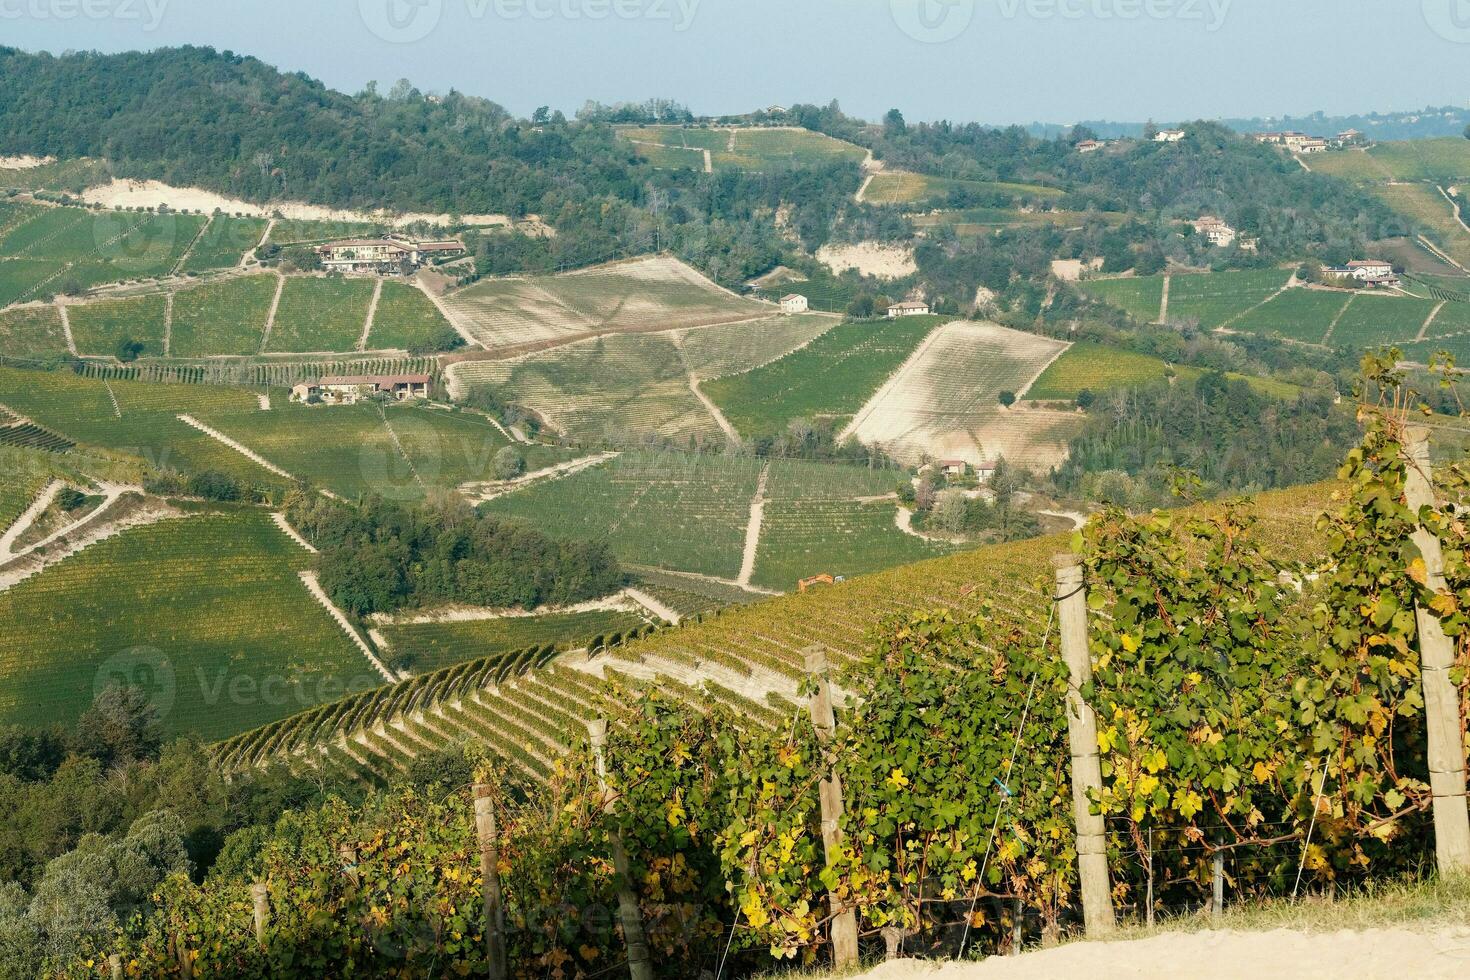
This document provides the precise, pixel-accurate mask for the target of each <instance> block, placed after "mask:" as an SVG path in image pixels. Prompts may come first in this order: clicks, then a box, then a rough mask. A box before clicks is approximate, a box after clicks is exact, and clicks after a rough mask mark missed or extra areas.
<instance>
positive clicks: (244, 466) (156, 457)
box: [0, 367, 284, 486]
mask: <svg viewBox="0 0 1470 980" xmlns="http://www.w3.org/2000/svg"><path fill="white" fill-rule="evenodd" d="M0 404H4V405H6V406H8V407H10V408H11V409H14V410H15V411H16V412H19V413H21V414H23V415H25V416H27V417H29V418H31V419H33V420H35V421H36V422H38V423H40V424H41V425H43V426H45V427H46V428H48V429H51V430H53V431H55V432H58V433H60V434H62V435H64V436H66V437H68V438H70V439H71V440H73V441H74V442H78V443H82V444H84V445H89V446H96V447H99V448H105V449H108V450H110V451H113V452H116V453H121V454H123V455H125V456H128V457H134V458H137V459H140V460H142V461H143V462H145V463H147V464H149V465H151V466H157V467H165V468H170V469H176V470H179V471H182V472H186V473H198V472H202V471H205V470H214V471H218V472H222V473H227V474H229V475H231V476H234V477H237V478H238V479H241V480H244V481H246V482H247V483H253V484H257V485H262V486H283V485H284V481H283V480H282V479H280V478H279V477H277V476H274V475H273V474H271V473H269V472H268V471H266V470H264V469H262V468H260V467H259V466H257V465H256V464H255V463H253V462H251V461H250V460H248V459H246V458H245V457H244V456H242V455H240V454H239V453H237V452H235V451H234V450H233V449H230V448H228V447H226V446H224V445H221V444H220V443H219V442H217V441H215V440H214V439H211V438H210V437H209V436H207V435H205V434H204V433H202V432H199V431H198V430H197V429H194V428H192V427H191V426H189V425H186V424H185V423H183V422H181V421H179V419H178V418H177V416H178V415H179V414H180V413H188V414H192V415H194V416H196V417H199V416H210V417H221V416H240V417H242V418H243V419H244V420H245V421H246V422H247V424H248V422H249V421H251V420H252V417H253V416H263V415H265V414H266V413H263V412H260V411H259V402H258V401H257V399H256V396H255V393H254V392H251V391H247V390H244V389H240V388H226V387H216V386H204V385H176V384H158V383H151V382H142V381H101V380H94V379H89V378H81V377H78V376H77V375H75V374H73V373H71V372H70V371H21V370H17V369H14V368H3V367H0Z"/></svg>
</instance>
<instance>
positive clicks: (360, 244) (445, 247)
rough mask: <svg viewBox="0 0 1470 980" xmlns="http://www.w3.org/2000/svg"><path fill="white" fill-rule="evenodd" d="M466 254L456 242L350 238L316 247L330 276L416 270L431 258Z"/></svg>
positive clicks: (456, 240) (460, 244)
mask: <svg viewBox="0 0 1470 980" xmlns="http://www.w3.org/2000/svg"><path fill="white" fill-rule="evenodd" d="M464 250H465V248H464V243H463V242H461V241H459V240H458V239H449V240H446V241H438V242H420V241H413V240H410V239H407V238H349V239H347V240H345V241H340V242H328V243H327V244H326V245H318V246H317V249H316V253H317V255H319V256H321V260H322V268H324V269H326V270H327V271H329V272H378V273H388V272H397V271H399V270H400V269H402V268H404V267H405V266H407V267H409V268H413V269H417V268H418V267H419V266H421V265H423V264H424V263H425V262H428V261H429V260H430V259H432V258H436V257H439V256H444V255H457V254H459V253H460V252H463V251H464Z"/></svg>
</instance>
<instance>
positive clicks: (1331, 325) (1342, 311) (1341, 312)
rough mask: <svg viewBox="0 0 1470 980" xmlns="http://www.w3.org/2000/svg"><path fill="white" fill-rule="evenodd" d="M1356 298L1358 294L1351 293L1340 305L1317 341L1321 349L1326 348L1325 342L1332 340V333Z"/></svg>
mask: <svg viewBox="0 0 1470 980" xmlns="http://www.w3.org/2000/svg"><path fill="white" fill-rule="evenodd" d="M1357 298H1358V294H1357V293H1353V294H1352V295H1351V296H1349V297H1348V301H1347V302H1346V303H1344V304H1342V309H1340V310H1338V311H1337V316H1335V317H1333V318H1332V322H1331V323H1329V324H1328V325H1327V332H1326V333H1324V334H1323V335H1322V339H1321V340H1319V341H1318V343H1319V344H1321V345H1322V346H1323V347H1326V346H1327V342H1328V341H1329V340H1331V339H1332V331H1334V330H1336V329H1337V324H1338V322H1339V321H1341V320H1342V318H1343V317H1344V316H1346V315H1347V311H1348V307H1349V306H1352V305H1353V300H1355V299H1357Z"/></svg>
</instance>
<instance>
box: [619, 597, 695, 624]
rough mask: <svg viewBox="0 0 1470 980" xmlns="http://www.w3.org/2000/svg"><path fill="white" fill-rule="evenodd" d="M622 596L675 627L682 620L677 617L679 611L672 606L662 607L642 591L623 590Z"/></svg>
mask: <svg viewBox="0 0 1470 980" xmlns="http://www.w3.org/2000/svg"><path fill="white" fill-rule="evenodd" d="M624 594H625V595H626V596H627V597H628V598H629V599H632V600H633V601H634V602H636V603H638V605H640V606H642V607H643V608H644V609H647V610H648V611H649V612H651V613H653V614H654V615H655V616H657V617H658V618H659V619H662V620H663V621H664V622H666V623H673V624H674V625H675V626H678V625H679V623H680V621H681V620H682V619H683V618H684V617H682V616H680V615H679V610H677V609H675V608H673V607H672V606H666V605H664V604H663V603H662V602H659V601H658V600H657V599H655V598H654V597H653V596H651V595H649V594H648V593H647V592H644V591H643V590H642V589H626V590H624Z"/></svg>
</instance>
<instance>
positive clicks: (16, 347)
mask: <svg viewBox="0 0 1470 980" xmlns="http://www.w3.org/2000/svg"><path fill="white" fill-rule="evenodd" d="M65 353H66V337H65V336H64V335H63V333H62V329H61V314H60V313H58V312H57V311H56V307H54V306H20V307H15V308H13V309H9V310H0V355H3V356H5V357H18V358H27V357H37V356H41V357H44V356H46V355H48V354H65Z"/></svg>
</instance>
